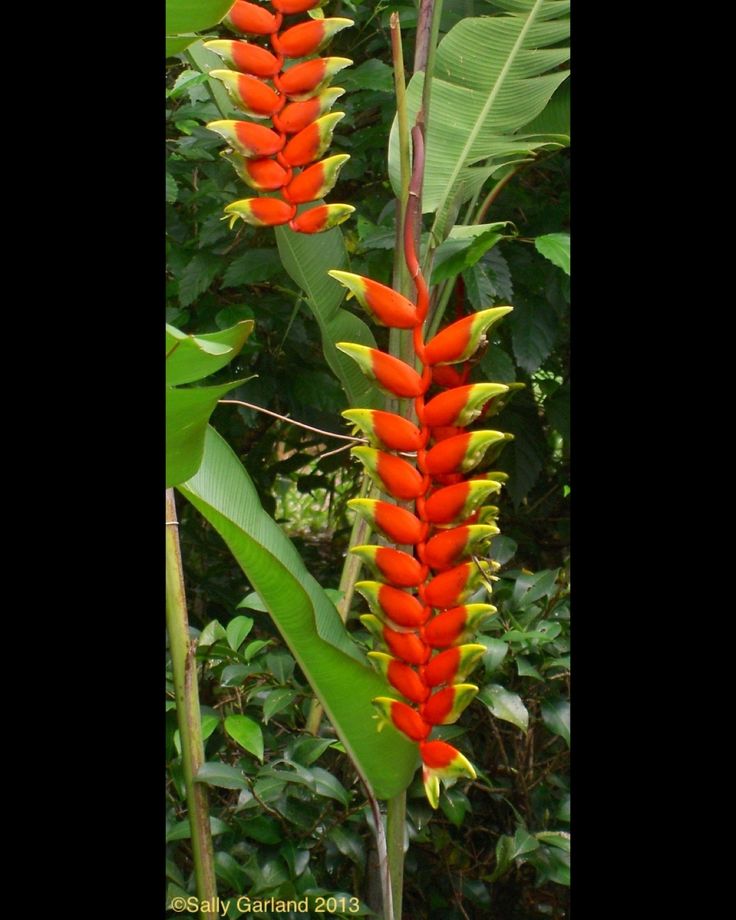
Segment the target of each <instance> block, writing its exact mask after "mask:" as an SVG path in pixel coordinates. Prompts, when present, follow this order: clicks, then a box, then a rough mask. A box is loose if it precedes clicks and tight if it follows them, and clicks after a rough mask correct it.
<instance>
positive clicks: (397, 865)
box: [386, 789, 406, 920]
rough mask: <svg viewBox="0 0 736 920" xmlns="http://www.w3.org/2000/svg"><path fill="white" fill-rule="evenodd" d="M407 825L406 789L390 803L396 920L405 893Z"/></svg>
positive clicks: (388, 829)
mask: <svg viewBox="0 0 736 920" xmlns="http://www.w3.org/2000/svg"><path fill="white" fill-rule="evenodd" d="M405 824H406V789H404V790H403V792H399V793H398V795H395V796H394V797H393V798H392V799H389V801H388V813H387V817H386V825H387V826H386V837H387V853H388V864H389V868H390V875H391V896H392V901H393V908H394V915H395V917H396V920H401V905H402V899H403V891H404V826H405Z"/></svg>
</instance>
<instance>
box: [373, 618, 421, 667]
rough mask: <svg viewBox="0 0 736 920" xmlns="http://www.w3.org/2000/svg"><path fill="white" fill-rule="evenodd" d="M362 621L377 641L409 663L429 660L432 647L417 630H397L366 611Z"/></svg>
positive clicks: (418, 663)
mask: <svg viewBox="0 0 736 920" xmlns="http://www.w3.org/2000/svg"><path fill="white" fill-rule="evenodd" d="M360 622H361V623H362V624H363V625H364V626H365V628H366V629H367V630H368V631H369V632H370V633H371V635H372V636H373V638H374V639H375V640H376V642H382V643H383V644H384V645H385V646H386V647H387V648H388V650H389V651H390V652H391V654H392V655H395V656H396V657H397V658H400V659H401V660H402V661H405V662H406V663H407V664H416V665H422V664H425V663H426V662H427V660H428V659H429V655H430V652H431V648H430V646H429V645H427V643H426V642H424V641H423V640H422V639H421V638H420V636H418V635H417V633H416V632H413V631H412V632H410V631H408V630H407V631H406V632H397V631H396V630H395V629H391V627H390V626H386V624H385V623H382V622H381V621H380V620H379V619H378V617H376V616H374V615H373V614H372V613H364V614H363V615H362V616H361V617H360Z"/></svg>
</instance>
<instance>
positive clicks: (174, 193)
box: [166, 171, 179, 204]
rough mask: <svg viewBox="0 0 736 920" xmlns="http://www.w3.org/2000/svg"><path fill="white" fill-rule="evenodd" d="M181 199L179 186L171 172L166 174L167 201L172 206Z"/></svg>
mask: <svg viewBox="0 0 736 920" xmlns="http://www.w3.org/2000/svg"><path fill="white" fill-rule="evenodd" d="M178 197H179V186H178V185H177V184H176V179H175V178H174V177H173V176H172V175H171V173H170V172H168V171H167V172H166V200H167V201H168V202H169V204H172V203H173V202H174V201H176V199H177V198H178Z"/></svg>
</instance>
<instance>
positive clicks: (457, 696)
mask: <svg viewBox="0 0 736 920" xmlns="http://www.w3.org/2000/svg"><path fill="white" fill-rule="evenodd" d="M477 692H478V688H477V687H476V686H475V684H454V685H453V686H452V687H445V688H444V689H443V690H438V691H437V693H433V694H432V696H430V698H429V699H428V700H427V702H426V703H424V704H423V705H422V706H420V707H419V715H420V716H421V717H422V719H423V720H424V721H425V722H429V724H430V725H452V723H453V722H457V720H458V719H459V718H460V715H461V713H462V711H463V710H464V709H465V707H466V706H467V705H468V704H469V703H470V702H471V701H472V700H473V698H474V697H475V695H476V693H477Z"/></svg>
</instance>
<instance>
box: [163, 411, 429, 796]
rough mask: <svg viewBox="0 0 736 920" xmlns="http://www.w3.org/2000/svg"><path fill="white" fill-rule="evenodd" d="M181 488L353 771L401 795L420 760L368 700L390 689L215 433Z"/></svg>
mask: <svg viewBox="0 0 736 920" xmlns="http://www.w3.org/2000/svg"><path fill="white" fill-rule="evenodd" d="M178 489H179V491H180V492H181V493H182V495H184V496H185V497H186V498H187V499H188V500H189V501H190V502H191V503H192V505H194V507H195V508H196V509H197V510H198V511H199V512H200V513H201V514H202V515H203V516H204V517H205V518H206V519H207V520H208V521H209V522H210V524H212V526H213V527H214V528H215V530H217V532H218V533H219V534H220V536H222V538H223V539H224V540H225V542H226V543H227V545H228V547H229V548H230V550H231V552H232V553H233V555H234V556H235V558H236V559H237V561H238V563H239V565H240V567H241V568H242V569H243V571H244V572H245V574H246V575H247V577H248V580H249V581H250V583H251V584H252V585H253V588H254V589H255V591H257V593H258V594H259V596H260V597H261V598H262V599H263V601H264V603H265V604H266V606H267V608H268V610H269V612H270V614H271V616H272V617H273V620H274V622H275V624H276V626H277V627H278V629H279V631H280V632H281V635H282V636H283V637H284V641H285V642H286V644H287V645H288V646H289V649H290V650H291V653H292V655H293V656H294V658H295V659H296V660H297V662H298V664H299V666H300V668H301V669H302V671H303V672H304V675H305V676H306V678H307V680H308V681H309V683H310V686H311V687H312V689H313V690H314V692H315V694H316V696H317V698H318V699H319V701H320V702H321V703H322V705H323V706H324V709H325V712H326V713H327V716H328V718H329V719H330V722H331V723H332V725H333V726H334V728H335V731H336V732H337V734H338V736H339V738H340V740H341V741H342V743H343V744H344V746H345V750H346V751H347V752H348V753H349V755H350V757H351V758H352V760H353V763H354V764H355V767H356V769H357V771H358V773H359V774H360V775H361V777H362V778H363V779H364V780H365V781H366V782H367V783H368V785H369V786H370V787H371V789H372V790H373V792H374V794H375V795H376V796H377V797H378V798H381V799H389V798H392V797H393V796H395V795H396V794H397V793H399V792H401V791H402V790H403V789H405V788H406V787H407V786H408V785H409V783H410V782H411V779H412V776H413V774H414V770H415V768H416V766H417V764H418V756H417V748H416V745H414V744H412V743H411V742H410V741H408V740H407V739H406V738H405V737H404V736H403V735H402V734H400V733H399V732H398V731H396V730H395V729H394V728H392V727H391V726H387V727H386V728H384V730H383V731H382V732H381V733H380V734H379V733H378V732H377V730H376V720H375V719H374V714H375V710H374V708H373V706H372V705H371V699H372V698H373V697H375V696H385V695H387V694H390V688H389V687H388V685H387V684H386V683H385V682H384V681H383V679H382V678H381V677H380V676H379V675H378V674H377V673H376V672H375V671H374V670H373V669H372V668H371V667H369V666H368V665H367V664H366V663H365V657H364V655H363V653H362V652H361V650H360V649H359V648H358V646H357V645H356V644H355V643H354V642H353V641H352V639H351V638H350V636H349V634H348V632H347V630H346V629H345V627H344V625H343V623H342V621H341V620H340V617H339V614H338V612H337V609H336V608H335V605H334V604H333V603H332V601H331V600H330V598H329V597H328V596H327V594H326V593H325V591H324V590H323V589H322V587H321V586H320V585H319V584H318V582H317V581H316V580H315V579H314V578H313V577H312V576H311V575H310V574H309V572H308V571H307V569H306V568H305V566H304V563H303V562H302V559H301V557H300V556H299V553H298V552H297V551H296V549H295V548H294V546H293V545H292V543H291V542H290V541H289V539H288V538H287V537H286V536H285V535H284V533H283V532H282V531H281V529H280V528H279V526H278V525H277V524H276V523H275V522H274V521H273V520H272V519H271V518H270V517H269V515H268V514H266V512H265V511H264V510H263V508H262V507H261V504H260V502H259V500H258V495H257V493H256V490H255V487H254V486H253V483H252V482H251V480H250V477H249V476H248V473H247V472H246V470H245V468H244V467H243V465H242V463H241V462H240V461H239V460H238V458H237V456H236V455H235V454H234V453H233V451H232V450H231V448H230V447H229V446H228V445H227V443H226V442H225V441H224V440H223V439H222V438H221V437H220V435H219V434H218V433H217V432H216V431H215V430H214V429H213V428H211V427H210V428H208V429H207V433H206V436H205V448H204V456H203V459H202V464H201V466H200V467H199V470H198V471H197V473H196V475H195V476H194V477H193V478H192V479H190V480H189V481H188V482H186V483H183V484H182V485H180V486H178Z"/></svg>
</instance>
